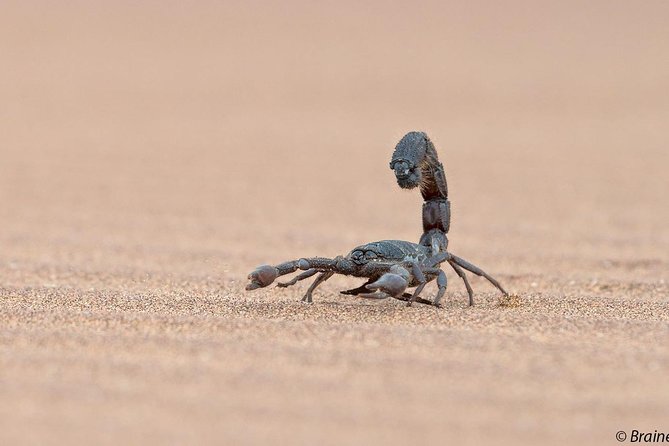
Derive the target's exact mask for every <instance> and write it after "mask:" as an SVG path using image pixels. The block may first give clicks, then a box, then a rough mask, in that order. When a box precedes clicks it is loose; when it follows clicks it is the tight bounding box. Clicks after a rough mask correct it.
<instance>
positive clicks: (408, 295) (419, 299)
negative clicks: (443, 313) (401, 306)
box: [393, 293, 433, 305]
mask: <svg viewBox="0 0 669 446" xmlns="http://www.w3.org/2000/svg"><path fill="white" fill-rule="evenodd" d="M411 296H413V294H411V293H404V294H402V295H401V296H398V297H395V296H393V297H395V299H397V300H402V301H404V302H406V301H408V300H409V299H411ZM413 301H414V302H416V303H419V304H425V305H433V304H432V302H431V301H429V300H427V299H423V298H422V297H420V296H416V298H415V299H414V300H413Z"/></svg>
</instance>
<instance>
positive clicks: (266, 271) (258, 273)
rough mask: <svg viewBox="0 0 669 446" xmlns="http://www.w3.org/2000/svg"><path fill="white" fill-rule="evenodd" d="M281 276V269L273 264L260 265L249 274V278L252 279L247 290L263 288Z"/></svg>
mask: <svg viewBox="0 0 669 446" xmlns="http://www.w3.org/2000/svg"><path fill="white" fill-rule="evenodd" d="M278 276H279V270H278V269H276V268H275V267H273V266H271V265H260V266H259V267H257V268H256V269H255V270H253V271H252V272H251V274H249V276H248V279H249V280H250V281H251V283H249V284H248V285H246V290H247V291H251V290H256V289H258V288H263V287H266V286H268V285H270V284H271V283H272V282H274V279H276V278H277V277H278Z"/></svg>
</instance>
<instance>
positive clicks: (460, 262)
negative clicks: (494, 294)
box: [449, 255, 509, 296]
mask: <svg viewBox="0 0 669 446" xmlns="http://www.w3.org/2000/svg"><path fill="white" fill-rule="evenodd" d="M451 259H452V261H453V262H454V263H456V264H457V265H458V266H461V267H463V268H464V269H466V270H467V271H470V272H472V273H474V274H476V275H477V276H482V277H485V278H486V279H488V282H490V283H492V284H493V285H494V286H495V287H496V288H497V289H498V290H500V291H501V292H502V293H503V294H504V295H505V296H508V295H509V293H507V292H506V290H505V289H504V288H502V285H500V283H499V282H498V281H497V280H495V278H494V277H492V276H491V275H490V274H488V273H486V272H485V271H483V270H482V269H481V268H479V267H478V266H476V265H473V264H471V263H469V262H468V261H466V260H464V259H461V258H460V257H457V256H454V255H451ZM449 263H450V262H449Z"/></svg>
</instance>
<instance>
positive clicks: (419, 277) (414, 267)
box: [407, 262, 427, 307]
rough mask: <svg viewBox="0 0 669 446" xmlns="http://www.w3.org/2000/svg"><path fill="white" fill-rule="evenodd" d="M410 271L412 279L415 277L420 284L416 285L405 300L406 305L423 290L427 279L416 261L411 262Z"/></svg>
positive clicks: (409, 304)
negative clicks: (409, 296) (411, 293)
mask: <svg viewBox="0 0 669 446" xmlns="http://www.w3.org/2000/svg"><path fill="white" fill-rule="evenodd" d="M411 272H412V273H413V277H414V279H416V280H417V281H418V282H419V283H420V285H418V286H417V287H416V290H415V291H414V292H413V295H412V296H411V298H409V300H408V301H407V307H410V306H411V304H412V303H413V301H414V300H416V298H417V297H418V295H419V294H420V293H421V292H422V291H423V288H425V285H427V279H426V278H425V274H423V271H422V270H421V269H420V266H419V265H418V263H416V262H413V263H412V264H411Z"/></svg>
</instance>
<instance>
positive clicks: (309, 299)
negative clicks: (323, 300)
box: [302, 271, 334, 303]
mask: <svg viewBox="0 0 669 446" xmlns="http://www.w3.org/2000/svg"><path fill="white" fill-rule="evenodd" d="M333 275H334V272H332V271H325V272H321V274H320V275H319V276H318V277H316V280H314V283H312V284H311V286H310V287H309V289H308V290H307V292H306V293H305V295H304V297H303V298H302V302H307V303H312V302H313V301H314V300H313V296H312V294H313V292H314V290H315V289H316V288H317V287H318V286H319V285H320V284H322V283H323V282H325V281H326V280H328V279H329V278H330V277H332V276H333Z"/></svg>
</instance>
